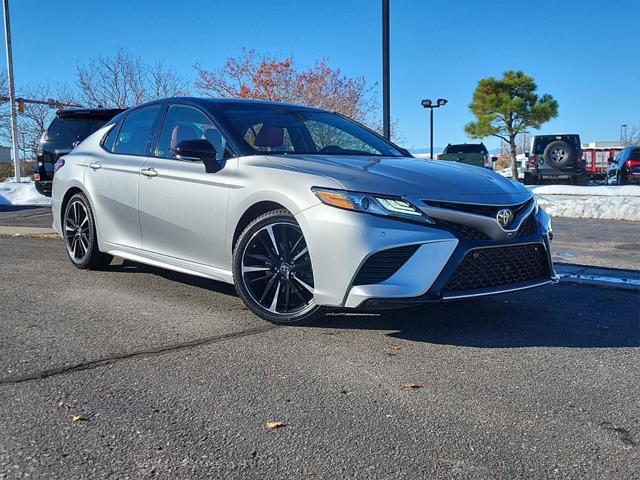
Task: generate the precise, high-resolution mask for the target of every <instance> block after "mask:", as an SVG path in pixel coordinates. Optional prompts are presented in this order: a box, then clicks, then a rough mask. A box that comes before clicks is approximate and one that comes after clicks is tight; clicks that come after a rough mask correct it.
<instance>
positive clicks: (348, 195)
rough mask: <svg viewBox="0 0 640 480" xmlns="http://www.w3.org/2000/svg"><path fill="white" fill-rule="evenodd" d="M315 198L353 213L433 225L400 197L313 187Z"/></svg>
mask: <svg viewBox="0 0 640 480" xmlns="http://www.w3.org/2000/svg"><path fill="white" fill-rule="evenodd" d="M311 191H313V193H315V195H316V197H318V198H319V199H320V201H321V202H322V203H324V204H325V205H330V206H332V207H337V208H342V209H345V210H353V211H355V212H363V213H370V214H372V215H383V216H387V217H399V218H404V219H407V220H413V221H418V222H426V223H434V221H433V220H432V219H430V218H429V217H427V216H426V215H425V214H424V213H422V212H421V211H420V210H418V209H417V208H416V207H414V206H413V205H411V204H410V203H409V202H407V201H406V200H405V199H403V198H400V197H384V196H378V195H373V194H370V193H358V192H347V191H346V190H329V189H324V188H317V187H313V188H312V189H311Z"/></svg>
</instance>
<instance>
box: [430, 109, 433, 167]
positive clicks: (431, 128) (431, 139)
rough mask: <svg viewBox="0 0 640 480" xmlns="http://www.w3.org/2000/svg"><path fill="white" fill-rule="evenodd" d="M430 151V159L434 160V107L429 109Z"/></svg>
mask: <svg viewBox="0 0 640 480" xmlns="http://www.w3.org/2000/svg"><path fill="white" fill-rule="evenodd" d="M429 149H430V150H431V154H430V155H429V158H431V160H433V107H431V108H430V109H429Z"/></svg>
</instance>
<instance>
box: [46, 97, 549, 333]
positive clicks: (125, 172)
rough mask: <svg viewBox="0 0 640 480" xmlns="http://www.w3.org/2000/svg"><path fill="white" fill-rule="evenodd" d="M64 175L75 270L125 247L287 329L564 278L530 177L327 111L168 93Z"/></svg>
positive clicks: (125, 120)
mask: <svg viewBox="0 0 640 480" xmlns="http://www.w3.org/2000/svg"><path fill="white" fill-rule="evenodd" d="M56 169H57V172H56V175H55V177H54V182H53V197H52V207H53V218H54V228H55V230H56V231H57V232H58V233H59V234H60V235H61V236H63V238H64V241H65V245H66V251H67V254H68V256H69V259H70V260H71V262H72V263H73V265H75V266H76V267H78V268H100V267H103V266H105V265H107V264H109V262H110V261H111V259H112V256H114V255H115V256H118V257H123V258H128V259H132V260H135V261H136V262H141V263H148V264H151V265H155V266H158V267H164V268H167V269H171V270H176V271H179V272H183V273H189V274H193V275H198V276H201V277H207V278H211V279H214V280H220V281H223V282H228V283H233V284H235V286H236V289H237V291H238V294H239V295H240V297H241V298H242V300H243V301H244V302H245V304H246V305H247V306H248V308H249V309H251V311H253V312H254V313H256V314H257V315H259V316H260V317H262V318H263V319H266V320H268V321H270V322H274V323H290V322H295V321H300V320H303V319H308V318H309V317H310V316H312V315H315V314H316V313H319V312H321V311H322V310H323V309H324V308H325V307H341V308H378V307H381V306H388V305H395V306H398V305H409V304H417V303H422V302H433V301H442V300H453V299H459V298H466V297H475V296H478V295H489V294H496V293H502V292H509V291H513V290H519V289H524V288H531V287H537V286H541V285H546V284H548V283H550V282H552V281H554V280H555V278H556V277H555V274H554V270H553V264H552V262H551V257H550V254H549V240H550V234H551V227H550V220H549V217H548V215H547V214H546V213H545V212H544V211H543V210H542V209H541V208H538V206H537V204H536V200H535V198H534V196H533V194H532V193H531V192H530V191H529V190H528V189H526V188H525V187H524V186H522V185H520V184H519V183H516V182H512V181H510V180H508V179H505V178H504V177H502V176H500V175H498V174H496V173H494V172H491V171H481V170H479V169H477V168H473V167H470V166H468V165H461V164H456V163H453V162H425V161H423V160H419V159H416V158H413V157H411V155H410V154H409V153H408V152H407V151H406V150H404V149H402V148H400V147H398V146H396V145H394V144H393V143H390V142H388V141H386V140H385V139H384V138H382V137H381V136H380V135H378V134H377V133H375V132H373V131H372V130H369V129H367V128H366V127H363V126H361V125H360V124H358V123H355V122H353V121H351V120H349V119H348V118H346V117H344V116H342V115H339V114H336V113H331V112H328V111H324V110H318V109H313V108H308V107H302V106H298V105H289V104H283V103H270V102H264V101H249V100H224V99H217V100H216V99H196V98H173V99H165V100H158V101H154V102H150V103H147V104H145V105H142V106H139V107H136V108H133V109H131V110H128V111H126V112H124V113H122V114H120V115H119V116H118V117H116V118H114V119H113V120H112V121H110V122H109V123H108V124H107V125H105V126H104V127H102V128H100V129H99V130H98V131H97V132H95V133H94V134H92V135H91V136H89V138H87V139H86V140H85V141H84V142H82V143H81V144H80V145H79V146H78V147H76V148H75V149H74V150H73V152H71V153H70V154H67V155H65V156H63V157H61V158H60V159H59V160H58V162H57V163H56Z"/></svg>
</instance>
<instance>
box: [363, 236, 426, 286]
mask: <svg viewBox="0 0 640 480" xmlns="http://www.w3.org/2000/svg"><path fill="white" fill-rule="evenodd" d="M418 247H419V245H407V246H406V247H398V248H391V249H389V250H383V251H382V252H378V253H374V254H373V255H371V256H370V257H369V258H368V259H367V261H366V262H364V265H362V267H361V268H360V271H359V272H358V274H357V275H356V279H355V280H354V281H353V284H354V285H373V284H374V283H380V282H384V281H385V280H386V279H388V278H389V277H391V276H392V275H393V274H394V273H396V272H397V271H398V269H399V268H400V267H402V265H404V264H405V263H406V261H407V260H409V258H411V255H413V254H414V253H415V252H416V250H417V249H418Z"/></svg>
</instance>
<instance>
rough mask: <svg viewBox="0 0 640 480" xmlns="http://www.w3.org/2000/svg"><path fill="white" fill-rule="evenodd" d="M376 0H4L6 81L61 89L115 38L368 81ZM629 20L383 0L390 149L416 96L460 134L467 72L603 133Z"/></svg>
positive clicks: (414, 117) (498, 1) (162, 54)
mask: <svg viewBox="0 0 640 480" xmlns="http://www.w3.org/2000/svg"><path fill="white" fill-rule="evenodd" d="M380 3H381V2H380V0H315V1H309V0H269V1H265V0H258V1H252V0H243V1H231V0H227V1H224V0H209V1H204V0H199V1H196V0H181V1H180V2H175V1H172V2H169V1H164V2H163V1H159V0H156V1H152V0H137V1H134V0H127V1H121V0H110V1H109V2H98V1H79V0H56V1H49V0H20V1H17V0H12V1H11V14H12V33H13V49H14V52H13V53H14V68H15V76H16V84H17V88H18V89H19V87H20V85H21V84H34V83H39V82H71V83H72V82H74V81H75V69H76V65H78V64H84V63H86V62H87V61H88V60H90V59H91V58H93V57H95V56H97V55H98V54H100V53H102V54H107V55H108V54H110V53H112V52H113V51H114V50H115V48H116V47H118V46H124V47H126V48H128V49H129V50H130V51H132V52H133V53H135V54H138V55H140V56H141V57H142V58H143V59H144V60H147V61H149V62H154V61H155V60H157V59H163V60H164V61H165V62H166V63H167V64H170V65H172V66H173V67H174V68H175V69H176V70H178V71H179V72H180V73H182V74H183V75H186V76H192V75H193V65H194V64H196V63H200V64H202V65H203V66H205V67H211V68H216V67H218V66H220V65H221V64H223V63H224V61H225V60H226V59H227V58H228V57H229V56H236V55H239V54H240V53H241V49H242V47H247V48H254V49H256V50H257V51H259V52H265V53H271V54H275V55H283V56H286V55H293V56H294V57H295V60H296V62H297V63H298V64H299V65H301V66H306V65H309V64H312V63H313V62H314V61H315V60H316V59H318V58H323V57H324V58H327V59H328V60H329V63H330V64H331V65H332V66H333V67H337V68H340V69H341V70H342V71H343V72H344V73H345V74H348V75H351V76H358V75H363V76H364V77H365V78H366V79H367V81H368V82H369V83H370V84H373V83H375V82H380V79H381V40H380V19H381V12H380ZM639 18H640V2H639V1H637V0H609V1H606V2H605V1H601V0H592V1H586V0H581V1H579V0H555V1H551V0H549V1H547V0H544V1H537V2H536V1H530V2H526V5H525V3H523V2H516V1H513V0H486V1H480V0H477V1H473V0H458V1H456V0H448V1H438V2H436V1H420V0H391V114H392V117H393V118H395V119H397V121H398V124H399V129H400V133H401V136H402V138H403V140H404V142H403V144H404V146H406V147H409V148H412V149H416V148H425V147H427V146H428V137H427V132H428V121H427V113H426V111H424V110H423V109H422V108H421V107H420V100H421V99H422V98H434V99H435V98H437V97H444V98H447V99H448V100H449V104H448V105H446V106H445V107H444V108H441V109H440V110H437V111H436V122H435V144H436V145H445V144H446V143H447V142H459V141H465V140H466V138H465V135H464V132H463V126H464V124H465V123H467V122H468V121H470V120H471V119H472V116H471V114H470V112H469V110H468V104H469V102H470V99H471V95H472V92H473V89H474V87H475V85H476V83H477V81H478V79H479V78H482V77H486V76H490V75H494V76H496V75H497V76H499V75H501V74H502V72H503V71H504V70H507V69H522V70H524V71H525V72H526V73H528V74H530V75H532V76H533V77H534V78H535V79H536V81H537V83H538V86H539V91H540V92H541V93H550V94H552V95H553V96H554V97H555V98H556V99H557V100H558V102H559V103H560V111H559V113H560V114H559V117H558V118H557V119H555V120H553V121H551V122H550V123H548V124H546V125H545V126H543V129H542V131H543V132H578V133H580V134H581V136H582V138H583V141H585V142H586V141H595V140H616V139H617V138H619V135H620V125H621V124H623V123H626V124H631V125H634V124H635V125H640V47H639V44H640V40H639V39H638V25H639V24H638V19H639ZM2 60H3V61H4V52H3V53H2ZM378 92H381V88H378ZM380 105H381V102H380ZM486 143H487V144H488V145H490V146H491V147H495V146H497V145H498V141H497V140H490V139H487V140H486Z"/></svg>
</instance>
